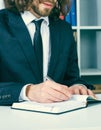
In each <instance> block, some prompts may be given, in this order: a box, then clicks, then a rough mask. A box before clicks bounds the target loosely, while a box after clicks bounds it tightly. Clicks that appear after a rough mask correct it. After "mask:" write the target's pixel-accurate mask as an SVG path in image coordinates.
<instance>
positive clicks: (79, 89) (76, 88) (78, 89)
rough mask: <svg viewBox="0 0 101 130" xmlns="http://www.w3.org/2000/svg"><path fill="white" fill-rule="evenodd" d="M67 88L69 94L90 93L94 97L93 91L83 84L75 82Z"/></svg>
mask: <svg viewBox="0 0 101 130" xmlns="http://www.w3.org/2000/svg"><path fill="white" fill-rule="evenodd" d="M69 90H70V92H71V94H80V95H91V96H93V97H95V95H94V93H93V92H92V91H91V90H90V89H87V87H86V86H84V85H80V84H76V85H73V86H70V87H69Z"/></svg>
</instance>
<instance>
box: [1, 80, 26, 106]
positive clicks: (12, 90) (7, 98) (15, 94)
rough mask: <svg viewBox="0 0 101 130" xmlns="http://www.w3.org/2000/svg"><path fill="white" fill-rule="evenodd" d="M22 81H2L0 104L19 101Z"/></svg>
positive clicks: (10, 103)
mask: <svg viewBox="0 0 101 130" xmlns="http://www.w3.org/2000/svg"><path fill="white" fill-rule="evenodd" d="M22 86H24V84H22V83H15V82H5V83H0V105H12V103H13V102H18V101H19V94H20V92H21V89H22Z"/></svg>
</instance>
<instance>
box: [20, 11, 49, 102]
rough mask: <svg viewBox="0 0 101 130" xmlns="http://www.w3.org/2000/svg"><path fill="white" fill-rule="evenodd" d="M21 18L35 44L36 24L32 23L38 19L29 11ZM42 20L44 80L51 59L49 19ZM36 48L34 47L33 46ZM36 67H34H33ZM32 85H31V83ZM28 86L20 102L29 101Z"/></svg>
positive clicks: (22, 14)
mask: <svg viewBox="0 0 101 130" xmlns="http://www.w3.org/2000/svg"><path fill="white" fill-rule="evenodd" d="M21 17H22V19H23V21H24V23H25V25H26V27H27V29H28V32H29V34H30V37H31V40H32V44H33V38H34V33H35V24H34V23H32V21H33V20H37V18H36V17H35V16H34V15H33V14H32V13H30V12H29V11H25V12H24V13H21ZM41 19H44V20H43V22H42V24H41V36H42V44H43V79H44V77H46V76H47V71H48V62H49V58H50V44H49V43H50V39H49V37H50V36H49V26H48V25H49V19H48V17H41ZM33 46H34V45H33ZM33 67H34V65H33ZM29 84H31V83H29ZM27 86H28V84H27V85H25V86H24V87H23V88H22V91H21V93H20V97H19V99H20V100H28V98H27V97H26V95H25V92H26V87H27Z"/></svg>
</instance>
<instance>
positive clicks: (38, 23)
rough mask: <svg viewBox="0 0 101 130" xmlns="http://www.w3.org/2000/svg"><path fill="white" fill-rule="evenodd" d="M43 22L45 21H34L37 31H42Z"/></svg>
mask: <svg viewBox="0 0 101 130" xmlns="http://www.w3.org/2000/svg"><path fill="white" fill-rule="evenodd" d="M42 21H43V19H40V20H37V21H35V20H33V23H34V24H35V26H36V30H38V29H40V26H41V23H42Z"/></svg>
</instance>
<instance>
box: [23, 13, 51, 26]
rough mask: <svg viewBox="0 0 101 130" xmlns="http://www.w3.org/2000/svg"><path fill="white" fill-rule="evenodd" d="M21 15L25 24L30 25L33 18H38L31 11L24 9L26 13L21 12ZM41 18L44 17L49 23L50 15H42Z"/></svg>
mask: <svg viewBox="0 0 101 130" xmlns="http://www.w3.org/2000/svg"><path fill="white" fill-rule="evenodd" d="M21 17H22V19H23V21H24V23H25V25H26V26H27V25H29V24H30V23H31V22H32V21H33V20H37V18H36V17H35V16H34V15H33V14H32V13H31V12H30V11H24V13H21ZM40 19H44V22H45V23H46V24H47V26H48V25H49V19H48V17H41V18H40Z"/></svg>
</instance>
